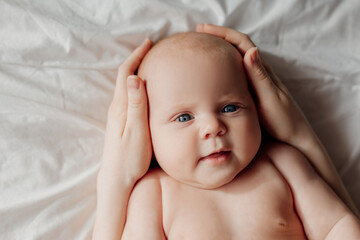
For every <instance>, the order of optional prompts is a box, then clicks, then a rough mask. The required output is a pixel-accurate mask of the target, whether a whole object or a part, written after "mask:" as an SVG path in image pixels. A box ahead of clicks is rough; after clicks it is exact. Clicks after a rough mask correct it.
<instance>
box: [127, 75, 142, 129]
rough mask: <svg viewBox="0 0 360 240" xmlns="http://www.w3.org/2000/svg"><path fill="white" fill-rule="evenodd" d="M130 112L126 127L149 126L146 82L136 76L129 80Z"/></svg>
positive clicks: (128, 111)
mask: <svg viewBox="0 0 360 240" xmlns="http://www.w3.org/2000/svg"><path fill="white" fill-rule="evenodd" d="M127 88H128V110H127V120H126V125H129V124H131V125H134V126H137V128H139V127H140V126H141V125H143V124H144V123H145V124H147V97H146V92H145V85H144V82H143V81H142V80H141V79H140V78H139V77H138V76H136V75H131V76H129V77H128V78H127Z"/></svg>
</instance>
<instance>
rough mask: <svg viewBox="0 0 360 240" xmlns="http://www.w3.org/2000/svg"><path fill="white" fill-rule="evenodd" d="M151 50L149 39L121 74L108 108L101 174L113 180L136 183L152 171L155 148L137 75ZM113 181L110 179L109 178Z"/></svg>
mask: <svg viewBox="0 0 360 240" xmlns="http://www.w3.org/2000/svg"><path fill="white" fill-rule="evenodd" d="M150 47H151V41H150V40H149V39H147V40H145V42H144V43H143V44H142V45H141V46H139V47H138V48H137V49H136V50H135V51H134V52H133V53H132V54H131V55H130V56H129V57H128V58H127V59H126V60H125V62H124V63H123V64H121V66H120V67H119V70H118V76H117V80H116V87H115V93H114V98H113V101H112V103H111V105H110V107H109V111H108V120H107V126H106V133H105V145H104V153H103V159H102V160H103V162H102V166H101V170H100V174H101V173H102V171H104V172H106V173H105V174H106V175H113V176H112V178H113V180H115V177H116V178H119V177H123V178H122V180H125V181H128V182H129V183H133V182H136V181H137V180H138V179H140V178H141V177H142V176H143V175H145V173H146V171H147V170H148V168H149V165H150V160H151V154H152V147H151V141H150V131H149V126H148V118H147V97H146V91H145V85H144V82H143V81H142V80H141V79H140V78H139V77H138V76H136V75H134V72H135V71H136V69H137V68H138V66H139V65H140V63H141V60H142V58H143V57H144V56H145V54H146V53H147V51H148V50H149V49H150ZM109 177H110V176H109Z"/></svg>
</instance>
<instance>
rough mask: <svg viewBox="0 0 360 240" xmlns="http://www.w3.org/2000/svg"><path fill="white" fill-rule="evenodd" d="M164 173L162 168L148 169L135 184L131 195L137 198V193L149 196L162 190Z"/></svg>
mask: <svg viewBox="0 0 360 240" xmlns="http://www.w3.org/2000/svg"><path fill="white" fill-rule="evenodd" d="M164 174H165V173H164V171H163V170H162V169H160V168H156V169H150V170H148V172H147V173H146V174H145V175H144V176H143V177H142V178H141V179H139V181H138V182H137V183H136V184H135V186H134V189H133V191H132V193H131V196H132V197H133V198H135V197H136V198H137V197H138V196H137V195H144V196H149V195H148V194H151V195H152V194H154V193H158V192H159V191H160V192H161V178H162V177H163V175H164ZM133 195H134V196H133ZM157 196H158V194H157ZM160 196H161V195H160ZM130 200H132V199H130Z"/></svg>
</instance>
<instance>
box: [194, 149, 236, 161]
mask: <svg viewBox="0 0 360 240" xmlns="http://www.w3.org/2000/svg"><path fill="white" fill-rule="evenodd" d="M229 153H230V151H229V150H225V149H220V150H217V151H214V152H212V153H210V154H208V155H206V156H204V157H201V158H200V161H201V160H203V159H205V158H216V157H219V156H221V155H224V154H225V155H227V154H229Z"/></svg>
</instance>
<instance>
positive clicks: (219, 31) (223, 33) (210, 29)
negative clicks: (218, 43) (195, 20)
mask: <svg viewBox="0 0 360 240" xmlns="http://www.w3.org/2000/svg"><path fill="white" fill-rule="evenodd" d="M196 31H197V32H203V33H209V34H212V35H215V36H218V37H221V38H223V39H225V40H226V41H228V42H230V43H232V44H234V45H235V46H236V47H237V48H238V50H239V51H240V53H241V54H242V55H243V56H244V54H245V53H246V51H247V50H249V49H250V48H253V47H255V44H254V43H253V42H252V41H251V39H250V37H249V36H248V35H246V34H244V33H241V32H238V31H236V30H233V29H230V28H227V27H222V26H215V25H212V24H198V25H197V27H196Z"/></svg>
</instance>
